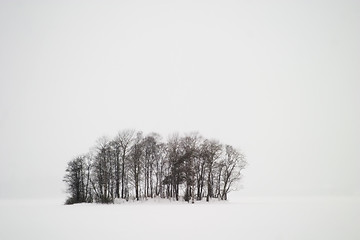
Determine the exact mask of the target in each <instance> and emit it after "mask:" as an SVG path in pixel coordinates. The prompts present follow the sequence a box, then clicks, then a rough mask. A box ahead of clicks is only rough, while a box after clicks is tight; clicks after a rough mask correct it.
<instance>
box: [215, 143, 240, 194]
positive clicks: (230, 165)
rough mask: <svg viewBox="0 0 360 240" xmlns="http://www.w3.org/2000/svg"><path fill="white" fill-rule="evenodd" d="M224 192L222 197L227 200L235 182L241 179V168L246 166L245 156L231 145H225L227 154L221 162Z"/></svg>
mask: <svg viewBox="0 0 360 240" xmlns="http://www.w3.org/2000/svg"><path fill="white" fill-rule="evenodd" d="M221 165H222V168H221V169H222V171H221V172H220V173H221V179H222V192H221V199H222V200H227V195H228V193H229V192H230V191H231V190H232V187H234V183H235V182H236V181H238V180H240V176H241V170H243V169H244V168H245V166H246V161H245V156H244V155H243V154H242V153H241V152H240V151H238V150H236V149H235V148H233V147H232V146H230V145H226V146H225V156H224V158H223V160H222V162H221Z"/></svg>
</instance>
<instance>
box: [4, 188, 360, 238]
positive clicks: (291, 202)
mask: <svg viewBox="0 0 360 240" xmlns="http://www.w3.org/2000/svg"><path fill="white" fill-rule="evenodd" d="M62 201H63V200H52V201H44V200H38V201H37V200H31V201H25V200H16V201H9V200H1V201H0V214H1V215H0V239H1V240H7V239H36V240H41V239H44V240H45V239H46V240H48V239H86V240H92V239H146V238H147V239H149V238H150V239H157V240H159V239H241V240H243V239H267V240H268V239H277V240H278V239H301V240H304V239H326V240H329V239H347V240H350V239H354V240H355V239H360V198H358V197H357V198H350V197H302V198H294V197H291V198H290V197H285V198H279V197H277V198H258V197H257V198H253V197H252V198H250V197H241V196H239V195H238V193H233V194H231V195H230V201H228V202H218V201H214V202H211V203H205V202H204V203H195V204H193V205H192V204H188V203H185V202H180V203H176V202H169V201H168V200H165V201H159V202H158V201H147V202H141V203H126V204H114V205H113V204H111V205H100V204H80V205H72V206H65V205H62Z"/></svg>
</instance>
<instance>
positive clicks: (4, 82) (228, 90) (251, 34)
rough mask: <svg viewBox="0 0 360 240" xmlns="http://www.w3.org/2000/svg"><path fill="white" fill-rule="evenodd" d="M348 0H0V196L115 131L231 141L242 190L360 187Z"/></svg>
mask: <svg viewBox="0 0 360 240" xmlns="http://www.w3.org/2000/svg"><path fill="white" fill-rule="evenodd" d="M270 2H271V3H270ZM359 3H360V2H359V1H343V0H339V1H325V0H324V1H297V2H296V1H267V0H264V1H248V0H246V1H242V0H239V1H223V0H222V1H184V0H181V1H180V0H179V1H98V2H92V1H10V0H9V1H4V0H2V1H1V2H0V197H4V198H14V197H22V198H25V197H59V196H62V194H63V191H64V189H65V187H64V184H63V182H62V178H63V175H64V173H65V168H66V164H67V162H68V161H69V160H71V159H72V158H73V157H75V156H76V155H78V154H81V153H86V152H87V151H88V150H89V148H90V147H92V146H93V145H94V143H95V141H96V139H97V138H99V137H101V136H103V135H106V136H109V137H112V136H114V135H115V134H116V133H117V132H118V131H119V130H121V129H125V128H135V129H137V130H142V131H144V133H149V132H152V131H154V132H158V133H160V134H161V135H162V136H163V137H164V138H166V137H167V136H168V135H169V134H170V133H172V132H180V133H184V132H189V131H194V130H195V131H199V132H200V133H201V134H202V135H204V136H205V137H208V138H215V139H218V140H220V141H221V142H224V143H228V144H231V145H233V146H236V147H239V148H240V149H241V150H242V151H243V152H244V153H245V154H246V156H247V160H248V162H249V165H248V167H247V169H246V170H245V171H244V172H243V173H244V178H243V181H242V185H243V186H244V189H243V190H242V191H243V193H244V194H262V195H278V194H281V195H287V194H296V195H297V194H350V195H353V194H360V174H359V170H360V146H359V145H360V144H359V143H360V125H359V123H360V94H359V93H360V67H359V66H360V44H359V43H360V15H359V12H360V4H359Z"/></svg>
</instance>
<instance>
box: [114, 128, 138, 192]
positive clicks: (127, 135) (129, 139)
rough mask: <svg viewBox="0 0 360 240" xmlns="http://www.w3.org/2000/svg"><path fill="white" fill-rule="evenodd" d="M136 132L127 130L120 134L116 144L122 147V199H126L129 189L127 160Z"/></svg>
mask: <svg viewBox="0 0 360 240" xmlns="http://www.w3.org/2000/svg"><path fill="white" fill-rule="evenodd" d="M134 137H135V130H132V129H127V130H123V131H121V132H119V133H118V134H117V136H116V138H115V142H117V143H118V144H119V147H120V158H119V159H120V162H121V163H119V165H120V175H121V198H125V197H126V196H125V195H126V190H127V189H128V188H127V184H126V183H127V181H126V180H127V177H126V171H125V167H126V160H127V159H128V156H129V153H130V150H131V145H132V143H133V141H134Z"/></svg>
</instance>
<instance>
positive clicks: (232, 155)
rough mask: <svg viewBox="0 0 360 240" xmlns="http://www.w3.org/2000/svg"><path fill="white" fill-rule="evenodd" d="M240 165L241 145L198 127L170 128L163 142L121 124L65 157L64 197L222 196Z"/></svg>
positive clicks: (87, 199) (110, 199) (188, 198)
mask: <svg viewBox="0 0 360 240" xmlns="http://www.w3.org/2000/svg"><path fill="white" fill-rule="evenodd" d="M245 166H246V161H245V156H244V155H243V154H242V153H241V152H240V151H238V150H237V149H235V148H234V147H232V146H230V145H224V144H221V143H220V142H218V141H216V140H209V139H205V138H203V137H202V136H200V135H199V134H198V133H191V134H188V135H185V136H179V135H178V134H174V135H172V136H171V137H169V139H168V140H167V141H166V142H163V141H162V139H161V136H160V135H159V134H156V133H151V134H148V135H146V136H144V135H143V133H142V132H135V131H134V130H124V131H121V132H119V133H118V134H117V135H116V137H115V138H114V139H107V138H105V137H103V138H100V139H99V140H98V141H97V143H96V145H95V147H94V148H92V150H91V151H90V152H89V153H88V154H85V155H81V156H78V157H76V158H74V159H73V160H71V161H70V162H69V163H68V166H67V169H66V174H65V177H64V181H65V182H66V184H67V191H68V193H69V198H68V199H67V200H66V203H67V204H73V203H81V202H94V201H95V202H99V203H113V202H114V199H116V198H118V199H126V200H129V199H136V200H140V199H147V198H154V197H160V198H172V199H175V200H177V201H178V200H179V199H180V198H183V199H184V200H185V201H187V202H190V201H191V202H193V203H194V201H195V200H199V201H200V200H202V199H203V198H205V199H206V201H209V200H210V199H211V198H218V199H221V200H227V196H228V193H229V192H230V191H231V190H233V189H234V187H236V182H237V181H239V180H240V177H241V171H242V170H243V169H244V168H245Z"/></svg>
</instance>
